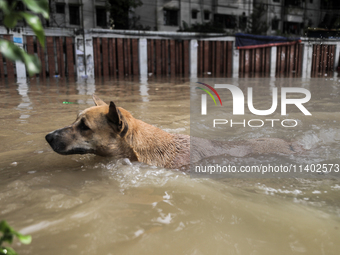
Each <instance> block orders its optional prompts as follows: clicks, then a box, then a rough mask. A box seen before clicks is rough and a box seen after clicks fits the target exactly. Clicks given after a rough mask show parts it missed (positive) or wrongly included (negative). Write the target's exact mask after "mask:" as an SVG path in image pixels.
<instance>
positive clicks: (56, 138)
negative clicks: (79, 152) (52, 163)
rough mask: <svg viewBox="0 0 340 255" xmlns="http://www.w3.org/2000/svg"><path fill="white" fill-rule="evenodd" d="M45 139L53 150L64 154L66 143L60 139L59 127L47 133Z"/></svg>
mask: <svg viewBox="0 0 340 255" xmlns="http://www.w3.org/2000/svg"><path fill="white" fill-rule="evenodd" d="M45 139H46V141H47V142H48V144H49V145H50V146H51V147H52V149H53V150H54V151H55V152H57V153H60V154H65V150H66V144H65V142H63V141H62V140H63V139H62V136H61V134H60V130H59V129H58V130H55V131H53V132H51V133H49V134H47V135H46V136H45Z"/></svg>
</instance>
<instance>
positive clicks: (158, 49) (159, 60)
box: [156, 40, 162, 76]
mask: <svg viewBox="0 0 340 255" xmlns="http://www.w3.org/2000/svg"><path fill="white" fill-rule="evenodd" d="M161 72H162V56H161V40H156V74H157V75H158V76H159V75H161Z"/></svg>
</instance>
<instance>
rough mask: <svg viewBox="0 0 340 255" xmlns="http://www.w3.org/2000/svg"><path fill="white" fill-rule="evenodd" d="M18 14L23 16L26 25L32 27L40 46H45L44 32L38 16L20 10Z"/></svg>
mask: <svg viewBox="0 0 340 255" xmlns="http://www.w3.org/2000/svg"><path fill="white" fill-rule="evenodd" d="M20 14H21V16H22V17H24V18H25V20H26V22H27V23H28V25H29V26H30V27H31V28H32V29H33V31H34V33H35V35H36V36H37V37H38V40H39V42H40V44H41V46H42V47H45V33H44V28H43V26H42V25H41V21H40V19H39V17H38V16H36V15H34V14H30V13H25V12H21V13H20Z"/></svg>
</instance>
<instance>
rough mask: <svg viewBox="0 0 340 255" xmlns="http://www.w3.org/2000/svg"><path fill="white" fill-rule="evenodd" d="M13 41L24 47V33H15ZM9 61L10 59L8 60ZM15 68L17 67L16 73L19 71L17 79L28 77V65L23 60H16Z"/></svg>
mask: <svg viewBox="0 0 340 255" xmlns="http://www.w3.org/2000/svg"><path fill="white" fill-rule="evenodd" d="M13 42H14V44H15V45H17V46H18V47H20V48H21V49H23V47H24V38H23V36H22V33H20V32H19V33H17V32H15V33H13ZM7 61H9V60H7ZM15 68H16V73H17V79H26V66H25V64H24V63H23V62H21V61H16V62H15Z"/></svg>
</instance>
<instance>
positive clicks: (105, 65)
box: [102, 38, 109, 76]
mask: <svg viewBox="0 0 340 255" xmlns="http://www.w3.org/2000/svg"><path fill="white" fill-rule="evenodd" d="M107 43H108V41H107V38H102V51H103V76H109V57H108V56H109V51H108V47H107Z"/></svg>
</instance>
